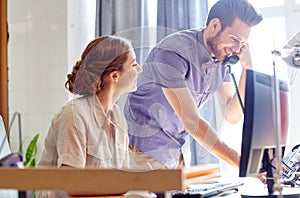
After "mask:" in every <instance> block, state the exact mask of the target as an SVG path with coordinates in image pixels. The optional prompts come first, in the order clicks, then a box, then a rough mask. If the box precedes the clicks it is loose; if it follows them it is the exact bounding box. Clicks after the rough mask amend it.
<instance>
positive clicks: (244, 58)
mask: <svg viewBox="0 0 300 198" xmlns="http://www.w3.org/2000/svg"><path fill="white" fill-rule="evenodd" d="M237 55H238V56H239V58H240V63H241V65H242V67H243V69H252V59H251V54H250V50H249V44H248V43H245V44H243V45H242V47H241V49H240V51H239V53H237Z"/></svg>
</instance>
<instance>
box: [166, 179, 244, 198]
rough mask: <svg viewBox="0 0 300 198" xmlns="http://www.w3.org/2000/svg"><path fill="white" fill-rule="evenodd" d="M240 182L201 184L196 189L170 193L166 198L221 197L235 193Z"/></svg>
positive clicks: (240, 184)
mask: <svg viewBox="0 0 300 198" xmlns="http://www.w3.org/2000/svg"><path fill="white" fill-rule="evenodd" d="M242 185H243V183H242V182H228V183H225V182H224V183H223V182H222V183H213V184H201V186H198V187H192V188H188V189H186V190H184V191H170V192H168V194H167V196H166V197H167V198H199V197H212V196H221V195H224V194H230V193H235V192H237V191H238V187H239V186H242Z"/></svg>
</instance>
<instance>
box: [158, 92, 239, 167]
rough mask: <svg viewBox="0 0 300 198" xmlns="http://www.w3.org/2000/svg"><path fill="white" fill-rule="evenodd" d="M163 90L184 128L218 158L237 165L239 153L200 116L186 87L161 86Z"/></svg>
mask: <svg viewBox="0 0 300 198" xmlns="http://www.w3.org/2000/svg"><path fill="white" fill-rule="evenodd" d="M163 92H164V94H165V96H166V98H167V100H168V102H169V103H170V105H171V106H172V108H173V109H174V111H175V113H176V115H177V116H178V118H179V119H180V120H181V122H182V123H183V126H184V128H185V129H186V130H187V131H188V132H189V133H190V134H191V135H192V136H193V137H194V138H195V139H196V140H197V141H198V142H199V143H201V144H202V145H203V146H204V147H205V148H206V149H207V150H209V151H210V152H212V153H213V154H214V155H216V156H217V157H218V158H220V159H222V160H224V161H226V162H227V163H229V164H231V165H233V166H235V167H239V160H240V157H239V154H238V153H237V152H236V151H235V150H233V149H231V148H230V147H228V146H227V145H226V144H225V143H224V142H222V141H221V140H220V139H219V138H218V136H217V135H216V133H215V130H214V129H213V128H212V127H211V126H210V125H209V124H208V122H207V121H205V120H204V119H203V118H201V117H200V115H199V114H198V112H197V107H196V105H195V102H194V99H193V97H192V95H191V93H190V91H189V90H188V88H176V89H171V88H163Z"/></svg>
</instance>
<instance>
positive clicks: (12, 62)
mask: <svg viewBox="0 0 300 198" xmlns="http://www.w3.org/2000/svg"><path fill="white" fill-rule="evenodd" d="M141 1H143V0H141ZM207 1H208V5H212V4H213V3H214V2H215V1H214V0H207ZM252 1H253V2H254V4H257V7H259V8H260V9H261V10H262V12H263V15H264V17H265V21H264V23H263V25H259V27H257V28H256V27H255V28H254V29H253V31H252V34H253V35H252V37H251V39H253V43H252V45H251V50H252V54H253V61H254V65H255V69H256V70H258V71H262V72H265V73H269V74H271V73H272V69H273V62H272V61H273V58H274V57H273V56H272V55H271V51H272V50H274V49H275V50H281V49H282V47H283V46H284V45H285V43H286V42H287V41H288V40H289V39H290V38H291V37H292V36H293V35H294V34H296V33H297V32H299V31H300V26H299V25H298V21H297V20H298V19H299V18H300V0H267V1H260V0H252ZM199 2H202V0H199ZM94 8H95V0H88V1H86V0H52V1H45V0H42V1H40V0H23V1H19V0H9V1H8V0H2V1H1V79H0V81H1V108H0V110H1V112H0V113H1V114H2V116H3V117H4V118H5V119H4V120H5V124H6V127H7V128H8V126H9V124H10V122H11V121H12V119H13V116H14V115H16V113H20V115H21V116H20V117H21V121H22V122H21V127H22V139H23V144H24V145H25V146H26V145H27V144H28V143H29V141H30V140H31V138H32V137H33V136H34V135H35V134H37V133H39V134H40V139H39V141H38V148H40V149H38V155H39V152H40V151H41V148H42V144H43V139H44V137H45V136H46V134H47V130H48V127H49V123H50V120H51V118H52V117H53V115H54V114H55V113H56V111H57V110H58V109H59V107H61V106H62V105H63V104H64V103H66V101H68V100H70V99H71V98H72V96H71V95H70V94H68V92H67V91H66V90H65V88H64V86H63V85H64V83H65V79H66V74H67V72H69V71H70V69H71V68H72V67H73V65H74V63H75V62H76V61H77V60H78V58H79V57H80V53H81V52H82V50H83V49H84V47H85V46H86V44H87V43H88V42H89V41H90V40H92V39H93V38H94V32H95V27H94V24H95V22H94V21H93V20H94V17H95V11H93V9H94ZM6 23H7V25H8V26H6ZM138 28H140V27H138ZM3 29H7V31H8V34H9V39H8V43H7V45H6V43H5V42H4V41H6V39H5V36H6V32H4V31H3ZM151 42H152V41H151ZM277 59H278V58H277ZM279 59H280V58H279ZM276 63H277V65H276V67H277V71H279V72H278V73H279V77H280V78H283V79H284V80H287V81H288V82H289V86H290V87H289V88H290V120H289V135H288V140H287V150H289V149H290V148H292V147H293V146H294V145H296V144H299V142H300V136H299V135H298V130H299V128H300V122H299V118H300V103H299V100H298V98H300V92H299V91H297V90H299V87H300V76H299V71H297V69H295V68H292V67H289V66H287V65H286V63H285V62H283V61H280V60H278V62H276ZM6 67H7V68H6ZM234 69H235V70H237V71H236V72H237V73H238V68H234ZM6 70H7V74H5V72H6ZM6 80H7V82H6ZM216 109H218V107H216ZM216 117H217V129H218V131H219V133H220V135H221V136H222V137H223V138H224V141H228V144H229V145H230V144H232V146H233V147H236V149H237V150H239V149H240V148H239V147H240V144H239V143H240V138H241V133H242V131H241V130H242V120H241V122H240V123H238V124H236V125H229V124H228V123H226V122H225V121H224V120H223V118H222V117H221V116H220V113H218V112H216ZM17 118H18V117H17ZM17 118H16V121H14V124H13V125H12V127H11V131H10V142H11V147H12V150H13V151H17V149H18V147H19V133H18V130H19V126H18V121H17ZM228 132H231V134H232V133H233V134H234V135H233V136H236V141H232V137H233V136H232V135H229V136H228V135H227V136H226V134H228Z"/></svg>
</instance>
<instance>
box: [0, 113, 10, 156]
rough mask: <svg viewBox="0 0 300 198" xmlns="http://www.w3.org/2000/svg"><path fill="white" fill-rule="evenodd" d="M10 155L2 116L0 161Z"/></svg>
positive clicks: (0, 117)
mask: <svg viewBox="0 0 300 198" xmlns="http://www.w3.org/2000/svg"><path fill="white" fill-rule="evenodd" d="M9 154H11V150H10V146H9V143H8V139H7V134H6V131H5V127H4V122H3V119H2V116H0V159H2V158H3V157H5V156H7V155H9Z"/></svg>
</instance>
